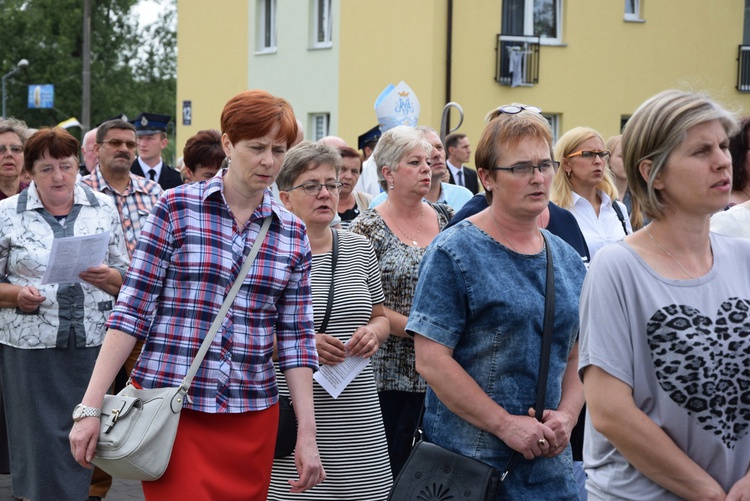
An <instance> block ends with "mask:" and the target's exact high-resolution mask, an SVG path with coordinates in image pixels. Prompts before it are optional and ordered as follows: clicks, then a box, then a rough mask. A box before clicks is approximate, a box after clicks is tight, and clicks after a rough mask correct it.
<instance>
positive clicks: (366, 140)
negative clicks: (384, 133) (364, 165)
mask: <svg viewBox="0 0 750 501" xmlns="http://www.w3.org/2000/svg"><path fill="white" fill-rule="evenodd" d="M378 139H380V126H379V125H376V126H375V127H373V128H372V129H370V130H368V131H367V132H365V133H364V134H362V135H361V136H359V137H358V138H357V147H358V148H359V149H360V150H362V155H363V156H364V158H363V159H362V160H363V161H364V160H367V159H368V158H370V155H372V152H373V150H374V149H375V145H376V144H378Z"/></svg>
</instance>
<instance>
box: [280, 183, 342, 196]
mask: <svg viewBox="0 0 750 501" xmlns="http://www.w3.org/2000/svg"><path fill="white" fill-rule="evenodd" d="M323 186H325V187H326V189H327V190H328V193H330V194H331V195H338V194H339V193H341V187H342V186H343V184H342V183H338V182H336V183H325V184H321V183H313V182H310V183H303V184H299V185H297V186H293V187H292V188H291V189H290V190H289V191H292V190H296V189H297V188H302V189H303V190H304V192H305V195H308V196H311V197H316V196H318V193H320V192H321V190H322V189H323Z"/></svg>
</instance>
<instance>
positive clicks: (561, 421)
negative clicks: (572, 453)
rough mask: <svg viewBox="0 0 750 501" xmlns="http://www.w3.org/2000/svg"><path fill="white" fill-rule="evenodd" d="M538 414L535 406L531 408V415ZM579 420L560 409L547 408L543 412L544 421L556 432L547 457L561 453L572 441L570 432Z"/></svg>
mask: <svg viewBox="0 0 750 501" xmlns="http://www.w3.org/2000/svg"><path fill="white" fill-rule="evenodd" d="M535 415H536V414H535V412H534V409H533V408H530V409H529V416H531V417H534V416H535ZM576 422H577V421H572V420H571V419H570V416H569V415H568V414H567V413H565V412H562V411H558V410H549V409H547V410H545V411H544V413H543V414H542V423H544V425H545V426H547V427H549V429H551V430H552V432H553V433H554V434H555V440H556V441H554V442H552V445H550V447H549V450H548V451H547V453H546V454H545V457H548V458H551V457H555V456H557V455H559V454H560V453H561V452H562V451H564V450H565V448H566V447H567V446H568V443H569V442H570V434H571V433H572V432H573V427H575V425H576Z"/></svg>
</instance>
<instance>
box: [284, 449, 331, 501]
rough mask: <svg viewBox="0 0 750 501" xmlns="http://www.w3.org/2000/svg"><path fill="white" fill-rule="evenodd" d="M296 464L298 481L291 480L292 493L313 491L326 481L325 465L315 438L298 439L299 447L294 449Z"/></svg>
mask: <svg viewBox="0 0 750 501" xmlns="http://www.w3.org/2000/svg"><path fill="white" fill-rule="evenodd" d="M294 464H295V466H296V467H297V474H298V475H299V478H298V479H297V480H289V481H288V482H289V485H291V486H292V488H291V491H290V492H304V491H306V490H308V489H312V488H313V487H315V486H316V485H318V484H319V483H321V482H322V481H323V480H325V479H326V472H325V470H324V469H323V463H321V462H320V455H319V454H318V445H317V443H316V442H315V436H314V435H313V436H309V437H304V438H303V437H300V436H298V437H297V446H296V447H295V448H294Z"/></svg>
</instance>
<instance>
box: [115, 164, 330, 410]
mask: <svg viewBox="0 0 750 501" xmlns="http://www.w3.org/2000/svg"><path fill="white" fill-rule="evenodd" d="M271 214H273V223H272V224H271V227H270V228H269V231H268V235H267V236H266V238H265V241H264V243H263V245H262V246H261V248H260V252H259V253H258V256H257V258H256V260H255V262H254V263H253V266H252V269H251V270H250V273H249V274H248V276H247V278H246V279H245V281H244V282H243V285H242V287H241V288H240V291H239V293H238V294H237V298H236V299H235V300H234V304H233V305H232V307H231V308H230V309H229V312H228V313H227V316H226V317H225V318H224V319H223V321H222V324H221V328H220V329H219V332H218V334H217V335H216V338H215V339H214V341H213V344H212V345H211V348H210V349H209V351H208V353H207V355H206V358H205V359H204V361H203V364H202V365H201V368H200V369H199V371H198V373H197V375H196V377H195V379H194V380H193V385H192V387H191V388H190V396H191V397H192V399H193V403H192V404H186V405H187V407H188V408H191V409H194V410H198V411H202V412H209V413H235V412H246V411H254V410H262V409H265V408H268V407H270V406H271V405H273V404H275V403H276V401H277V399H278V391H277V386H276V377H275V374H274V367H273V362H272V360H271V355H272V352H273V339H274V334H275V335H276V339H277V344H278V352H279V363H280V365H281V368H282V370H287V369H291V368H295V367H309V368H312V369H313V370H316V369H317V364H318V357H317V352H316V349H315V332H314V330H313V313H312V297H311V293H310V268H311V253H310V243H309V241H308V239H307V232H306V230H305V227H304V225H303V224H302V223H301V222H300V221H299V220H298V219H297V218H296V217H294V216H293V215H292V214H290V213H289V212H288V211H287V210H286V209H285V208H284V207H283V206H282V205H281V204H280V203H279V202H277V201H276V200H275V199H273V197H272V196H271V191H270V190H266V191H265V193H264V195H263V202H262V203H261V205H259V206H258V207H257V208H256V209H255V212H254V213H253V215H252V216H251V217H250V219H249V220H248V222H247V223H246V224H245V227H244V228H238V227H237V224H236V222H235V220H234V218H233V216H232V214H231V212H230V211H229V209H228V207H227V204H226V201H225V199H224V196H223V177H222V175H218V176H216V177H214V178H212V179H211V180H209V181H208V182H204V183H196V184H192V185H183V186H180V187H178V188H175V189H173V190H169V191H167V192H166V193H165V194H164V196H163V197H162V198H161V199H160V200H159V201H158V202H157V204H156V206H155V207H154V210H153V212H152V213H151V215H150V216H149V218H148V221H147V222H146V225H145V226H144V228H143V230H142V231H141V238H140V240H139V241H138V246H137V247H136V250H135V252H134V253H133V259H132V263H131V267H130V269H129V270H128V274H127V276H126V277H125V283H124V284H123V287H122V290H121V291H120V296H119V298H118V302H117V305H116V306H115V310H114V312H113V313H112V316H111V317H110V319H109V323H108V327H110V328H113V329H118V330H121V331H123V332H125V333H127V334H130V335H133V336H135V337H137V338H139V339H144V340H145V341H146V343H145V346H144V349H143V352H142V353H141V356H140V358H139V359H138V362H136V366H135V369H134V370H133V373H132V378H133V380H135V381H137V382H138V383H139V384H141V386H143V387H144V388H161V387H165V386H178V385H179V384H180V382H181V381H182V379H183V378H184V377H185V375H186V374H187V371H188V368H189V367H190V364H191V363H192V361H193V358H194V357H195V355H196V353H197V352H198V348H199V347H200V344H201V342H202V341H203V339H204V338H205V336H206V334H207V333H208V331H209V328H210V326H211V323H212V322H213V320H214V316H215V315H216V314H217V313H218V311H219V309H220V308H221V304H222V301H223V300H224V297H225V296H226V295H227V293H228V292H229V289H230V288H231V286H232V284H233V283H234V281H235V279H236V278H237V274H238V273H239V271H240V268H241V266H242V263H243V260H244V256H247V254H249V252H250V248H251V247H252V244H253V242H254V241H255V238H256V236H257V235H258V232H259V231H260V226H261V223H262V222H263V219H264V218H265V217H266V216H269V215H271ZM152 319H153V321H152Z"/></svg>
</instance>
